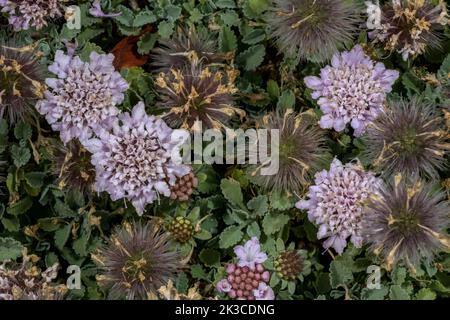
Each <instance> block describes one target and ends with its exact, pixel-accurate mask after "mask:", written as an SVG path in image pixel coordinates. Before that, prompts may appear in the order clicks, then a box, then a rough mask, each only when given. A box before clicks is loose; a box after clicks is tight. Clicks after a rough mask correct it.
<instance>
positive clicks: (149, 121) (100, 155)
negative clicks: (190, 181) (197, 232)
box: [85, 102, 190, 215]
mask: <svg viewBox="0 0 450 320" xmlns="http://www.w3.org/2000/svg"><path fill="white" fill-rule="evenodd" d="M172 133H173V130H172V129H170V128H169V127H168V126H167V125H166V124H165V122H164V121H162V120H161V119H159V118H157V117H155V116H149V115H147V114H146V113H145V107H144V104H143V103H142V102H140V103H138V104H137V105H136V106H135V107H134V108H133V110H132V112H131V113H128V112H126V113H122V114H120V115H119V116H118V117H116V118H114V119H111V121H110V122H109V123H108V124H105V125H104V126H103V127H98V128H97V130H96V134H97V137H96V138H92V139H89V140H87V141H86V142H85V146H86V148H87V150H88V151H90V152H91V153H92V164H93V165H94V166H95V170H96V180H95V189H96V190H97V191H98V192H102V191H106V192H108V193H109V194H110V196H111V199H112V200H118V199H121V198H125V199H128V200H129V201H131V203H132V204H133V206H134V207H135V208H136V211H137V212H138V214H139V215H141V214H142V213H143V212H144V209H145V205H146V204H148V203H152V202H153V201H154V200H155V199H157V198H158V196H159V195H160V194H162V195H164V196H166V197H169V196H170V194H171V191H170V186H173V185H174V184H175V182H176V180H177V177H181V176H184V175H186V174H188V173H189V170H190V167H188V166H185V165H181V164H178V163H176V162H174V161H173V160H172V158H171V155H172V153H174V152H176V151H175V146H176V143H174V142H173V140H172V136H171V135H172Z"/></svg>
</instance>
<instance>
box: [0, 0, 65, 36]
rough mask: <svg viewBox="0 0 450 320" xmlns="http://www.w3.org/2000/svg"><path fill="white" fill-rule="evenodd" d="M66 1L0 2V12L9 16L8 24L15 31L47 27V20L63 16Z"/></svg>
mask: <svg viewBox="0 0 450 320" xmlns="http://www.w3.org/2000/svg"><path fill="white" fill-rule="evenodd" d="M64 2H66V0H0V7H1V8H2V9H1V12H6V13H7V14H8V15H9V24H10V25H12V26H13V28H14V30H15V31H20V30H28V29H29V28H35V29H36V30H40V29H42V28H43V27H45V26H47V21H48V20H49V19H55V18H59V17H61V16H62V15H63V9H62V4H63V3H64Z"/></svg>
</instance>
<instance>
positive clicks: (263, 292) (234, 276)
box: [216, 264, 274, 300]
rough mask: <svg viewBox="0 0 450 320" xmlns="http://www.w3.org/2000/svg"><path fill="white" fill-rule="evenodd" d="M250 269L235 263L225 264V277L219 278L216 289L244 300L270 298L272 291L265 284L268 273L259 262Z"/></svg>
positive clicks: (233, 297)
mask: <svg viewBox="0 0 450 320" xmlns="http://www.w3.org/2000/svg"><path fill="white" fill-rule="evenodd" d="M258 266H259V267H258V268H257V269H255V270H252V269H251V268H249V267H247V266H244V267H240V266H239V265H237V264H229V265H228V266H227V269H226V271H227V274H228V276H227V278H225V279H222V280H220V281H219V282H218V283H217V285H216V290H217V291H219V292H223V293H226V294H227V295H228V297H230V298H231V299H236V298H239V299H244V300H255V299H256V300H258V299H260V300H272V299H273V298H274V297H273V296H272V294H273V291H271V290H272V289H271V288H270V287H268V286H267V283H268V282H269V279H270V274H269V272H268V271H266V270H265V269H264V267H263V266H262V265H261V264H258Z"/></svg>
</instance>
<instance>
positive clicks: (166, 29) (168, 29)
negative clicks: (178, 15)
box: [158, 21, 174, 39]
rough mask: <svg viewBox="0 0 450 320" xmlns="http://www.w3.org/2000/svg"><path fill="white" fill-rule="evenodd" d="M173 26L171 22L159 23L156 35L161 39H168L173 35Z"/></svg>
mask: <svg viewBox="0 0 450 320" xmlns="http://www.w3.org/2000/svg"><path fill="white" fill-rule="evenodd" d="M173 28H174V24H173V22H171V21H161V22H160V23H159V24H158V34H159V35H160V36H161V38H163V39H168V38H170V36H171V35H172V33H173Z"/></svg>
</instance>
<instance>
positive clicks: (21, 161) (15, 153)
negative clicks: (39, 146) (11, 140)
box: [11, 144, 31, 168]
mask: <svg viewBox="0 0 450 320" xmlns="http://www.w3.org/2000/svg"><path fill="white" fill-rule="evenodd" d="M11 157H12V158H13V160H14V165H15V166H16V167H17V168H20V167H23V166H24V165H26V164H27V163H28V161H29V160H30V158H31V152H30V150H29V149H28V148H27V147H21V146H19V145H17V144H15V145H13V146H12V147H11Z"/></svg>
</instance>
